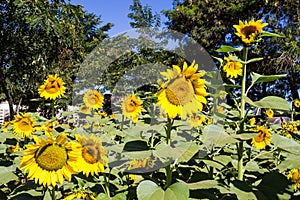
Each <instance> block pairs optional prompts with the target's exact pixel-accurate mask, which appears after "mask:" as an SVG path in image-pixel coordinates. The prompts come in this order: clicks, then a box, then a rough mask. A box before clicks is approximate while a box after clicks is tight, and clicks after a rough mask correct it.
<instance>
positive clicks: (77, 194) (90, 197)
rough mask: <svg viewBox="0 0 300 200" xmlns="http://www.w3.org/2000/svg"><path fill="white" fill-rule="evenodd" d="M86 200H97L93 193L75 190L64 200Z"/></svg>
mask: <svg viewBox="0 0 300 200" xmlns="http://www.w3.org/2000/svg"><path fill="white" fill-rule="evenodd" d="M73 199H84V200H96V198H95V195H94V194H93V193H92V192H88V191H80V190H75V191H73V192H72V193H71V194H69V195H68V196H67V197H65V198H64V199H63V200H73Z"/></svg>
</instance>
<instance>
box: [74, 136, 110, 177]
mask: <svg viewBox="0 0 300 200" xmlns="http://www.w3.org/2000/svg"><path fill="white" fill-rule="evenodd" d="M75 137H76V140H77V141H78V142H79V143H80V144H81V146H82V149H81V156H80V157H79V159H78V161H77V167H78V170H79V171H81V172H82V173H83V174H84V175H86V176H87V177H88V176H89V174H91V175H92V176H94V175H98V174H99V172H104V167H105V166H107V165H108V164H107V163H108V159H107V151H106V150H105V149H104V148H103V146H102V140H101V139H99V138H98V137H97V136H95V135H91V136H88V137H86V136H81V135H78V134H76V135H75Z"/></svg>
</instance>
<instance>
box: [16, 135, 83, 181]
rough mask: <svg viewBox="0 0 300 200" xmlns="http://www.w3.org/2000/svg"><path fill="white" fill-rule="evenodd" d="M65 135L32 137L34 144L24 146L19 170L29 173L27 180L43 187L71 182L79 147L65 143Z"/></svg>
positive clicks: (72, 142)
mask: <svg viewBox="0 0 300 200" xmlns="http://www.w3.org/2000/svg"><path fill="white" fill-rule="evenodd" d="M66 140H67V135H66V134H65V133H62V134H61V135H60V136H58V137H57V138H56V140H54V139H53V138H48V139H39V138H38V137H34V141H35V144H28V145H26V149H25V150H24V151H23V153H24V154H25V155H24V156H23V157H22V158H21V169H23V170H24V171H25V172H27V171H29V173H28V175H27V176H28V178H29V179H34V181H35V183H39V184H41V185H44V186H45V187H46V186H48V187H54V186H55V185H56V184H61V183H63V181H64V178H66V179H67V180H68V181H71V176H72V174H74V173H77V172H76V171H75V164H76V161H77V159H78V157H80V156H81V145H80V144H79V143H77V142H75V141H70V142H66Z"/></svg>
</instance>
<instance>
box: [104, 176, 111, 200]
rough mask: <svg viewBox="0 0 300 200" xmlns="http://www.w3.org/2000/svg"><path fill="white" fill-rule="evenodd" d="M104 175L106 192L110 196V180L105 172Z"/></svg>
mask: <svg viewBox="0 0 300 200" xmlns="http://www.w3.org/2000/svg"><path fill="white" fill-rule="evenodd" d="M103 177H104V184H105V193H106V195H107V196H108V197H109V198H110V191H109V182H108V180H107V177H106V175H105V173H103Z"/></svg>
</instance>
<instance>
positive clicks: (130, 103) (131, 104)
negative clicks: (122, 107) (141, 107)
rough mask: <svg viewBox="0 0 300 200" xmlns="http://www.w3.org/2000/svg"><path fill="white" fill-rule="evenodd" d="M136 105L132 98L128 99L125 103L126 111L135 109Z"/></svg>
mask: <svg viewBox="0 0 300 200" xmlns="http://www.w3.org/2000/svg"><path fill="white" fill-rule="evenodd" d="M136 107H137V103H136V102H135V101H134V100H132V99H130V101H129V102H128V103H127V105H126V111H127V112H134V111H135V110H136Z"/></svg>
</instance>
